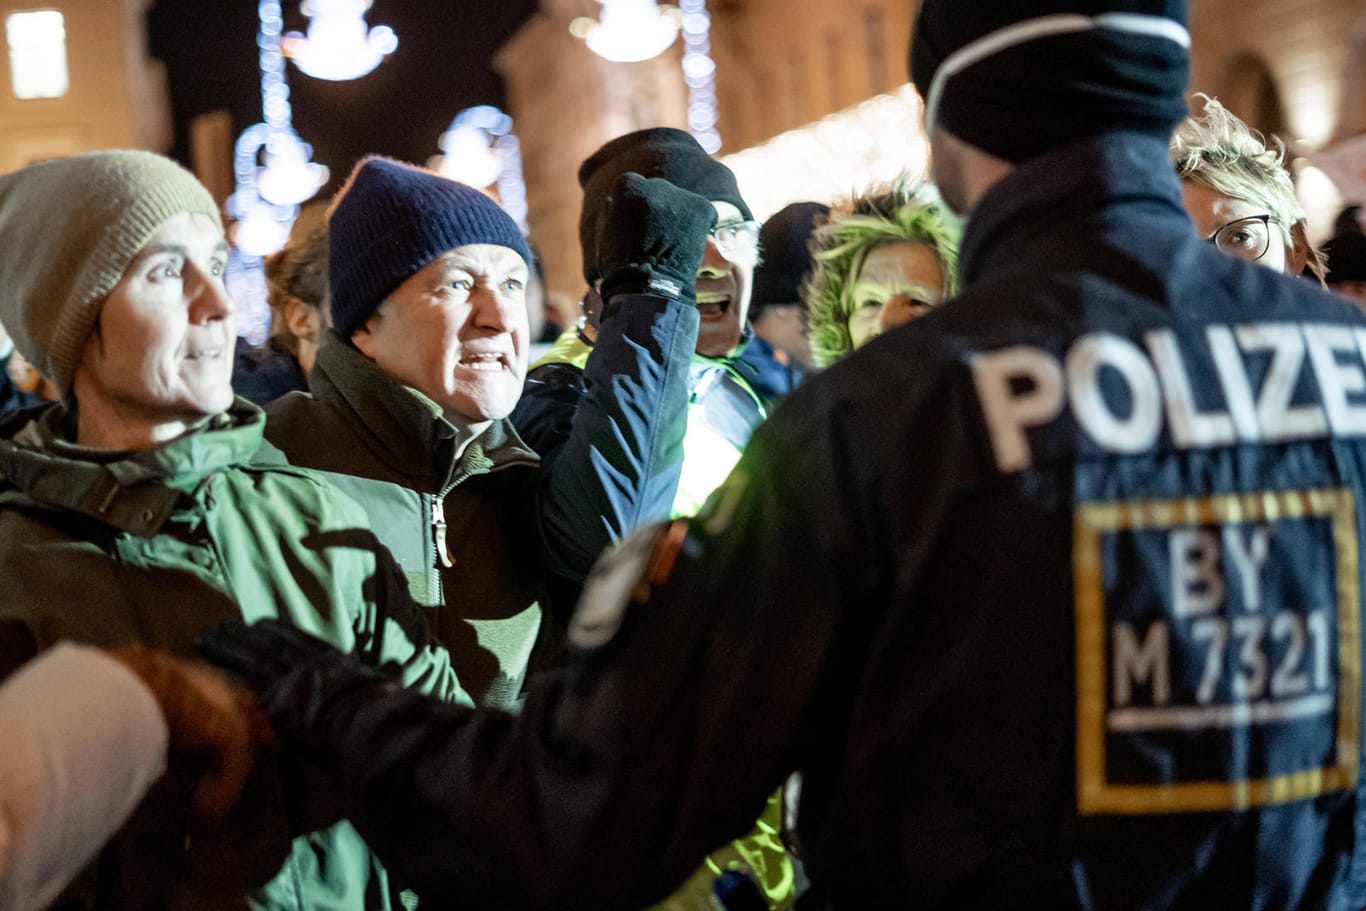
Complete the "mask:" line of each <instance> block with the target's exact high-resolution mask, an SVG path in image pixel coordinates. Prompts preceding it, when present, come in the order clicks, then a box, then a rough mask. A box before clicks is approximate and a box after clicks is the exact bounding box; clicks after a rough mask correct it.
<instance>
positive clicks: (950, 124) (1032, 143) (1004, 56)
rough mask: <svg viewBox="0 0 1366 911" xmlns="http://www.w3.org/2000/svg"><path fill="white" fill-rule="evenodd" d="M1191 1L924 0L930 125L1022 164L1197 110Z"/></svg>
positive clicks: (918, 42) (921, 54) (917, 52)
mask: <svg viewBox="0 0 1366 911" xmlns="http://www.w3.org/2000/svg"><path fill="white" fill-rule="evenodd" d="M1186 13H1187V0H1019V2H1014V3H1002V2H1001V0H925V2H924V3H923V4H922V5H921V7H920V14H919V18H918V19H917V21H916V24H915V31H914V32H913V33H912V35H911V58H910V64H911V79H912V80H913V81H914V82H915V87H916V89H917V90H919V92H920V95H921V97H922V98H924V99H925V127H926V129H927V130H928V131H929V132H930V133H931V134H933V132H934V129H935V127H936V126H939V125H942V126H944V127H945V128H946V129H947V130H948V131H949V132H951V133H953V134H954V135H955V136H957V137H958V138H959V139H962V140H964V141H966V142H968V143H970V144H972V145H974V146H976V147H977V148H979V149H982V150H983V151H985V152H989V153H991V154H992V155H995V156H997V157H998V158H1003V159H1005V160H1006V161H1010V162H1015V163H1019V162H1021V161H1024V160H1025V159H1027V158H1032V157H1033V156H1035V155H1038V154H1039V153H1041V152H1044V151H1046V150H1047V149H1050V148H1054V147H1056V146H1061V145H1066V144H1068V143H1070V142H1073V141H1076V140H1080V139H1084V138H1086V137H1088V136H1093V135H1096V134H1099V133H1103V132H1108V131H1113V130H1132V131H1140V132H1147V133H1150V134H1153V135H1157V136H1160V137H1161V138H1162V139H1166V138H1168V137H1169V136H1170V135H1171V133H1172V130H1173V129H1175V127H1176V125H1177V124H1178V123H1180V122H1181V119H1182V118H1183V117H1185V116H1186V99H1185V90H1186V80H1187V77H1188V75H1189V70H1190V59H1189V57H1190V53H1189V49H1190V35H1189V34H1188V33H1187V32H1186V27H1185V26H1186Z"/></svg>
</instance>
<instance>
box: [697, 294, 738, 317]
mask: <svg viewBox="0 0 1366 911" xmlns="http://www.w3.org/2000/svg"><path fill="white" fill-rule="evenodd" d="M729 310H730V295H729V294H715V293H705V292H704V293H700V294H698V295H697V312H698V313H699V314H700V315H701V317H702V320H703V321H704V322H715V321H717V320H721V319H725V316H726V313H727V312H728V311H729Z"/></svg>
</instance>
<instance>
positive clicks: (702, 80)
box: [678, 0, 721, 155]
mask: <svg viewBox="0 0 1366 911" xmlns="http://www.w3.org/2000/svg"><path fill="white" fill-rule="evenodd" d="M678 9H679V11H680V12H681V13H682V14H683V82H684V83H685V84H686V85H687V86H688V132H689V133H691V134H692V135H693V138H694V139H696V140H697V142H698V144H699V145H701V146H702V148H704V149H706V150H707V152H708V153H709V154H712V155H715V154H716V153H717V152H719V151H720V150H721V133H720V132H719V131H718V130H717V129H716V120H717V110H716V61H714V60H712V58H711V16H710V15H708V14H707V3H706V0H680V2H679V4H678Z"/></svg>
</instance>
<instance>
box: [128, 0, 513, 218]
mask: <svg viewBox="0 0 1366 911" xmlns="http://www.w3.org/2000/svg"><path fill="white" fill-rule="evenodd" d="M536 5H537V4H536V0H375V4H374V6H372V7H371V8H370V10H369V12H368V13H367V14H366V21H367V22H369V23H370V24H371V25H372V26H373V25H388V26H390V27H391V28H392V29H393V30H394V32H395V33H396V34H397V35H398V50H396V51H395V52H394V53H393V54H391V55H390V56H389V57H387V58H386V59H385V60H384V62H383V63H381V64H380V65H379V67H378V68H377V69H376V70H375V71H374V72H372V73H370V74H369V75H368V76H364V77H362V78H361V79H357V80H352V81H350V82H327V81H324V80H320V79H314V78H313V77H311V76H307V75H305V74H304V73H303V72H301V71H300V70H299V69H297V68H296V67H295V66H294V65H293V64H292V63H289V64H287V66H288V70H287V74H286V79H287V80H288V82H289V87H290V101H291V103H292V104H293V107H294V128H295V130H297V131H298V133H299V135H300V136H301V137H302V138H303V140H304V141H305V142H308V143H311V144H312V146H313V160H314V161H317V162H319V163H321V164H325V165H327V166H328V167H329V168H330V169H331V171H332V181H331V183H330V184H329V186H328V187H326V188H324V195H326V194H327V193H330V192H331V191H332V190H335V189H336V187H337V186H338V184H339V183H340V181H341V180H342V179H344V178H345V176H346V174H347V172H348V171H349V170H350V167H351V164H352V163H353V162H354V161H355V160H356V159H357V158H360V157H361V156H362V155H365V154H367V153H370V152H379V153H383V154H386V155H392V156H394V157H396V158H401V159H404V160H407V161H415V162H417V163H419V164H421V163H423V162H425V161H426V159H427V158H428V157H429V156H431V155H435V154H437V153H438V152H439V151H440V150H439V149H438V148H437V145H436V140H437V137H438V136H439V135H440V134H441V132H442V131H443V130H445V129H446V127H447V126H448V125H449V124H450V121H451V118H452V117H454V116H455V114H456V113H457V112H458V111H460V110H461V109H462V108H466V107H469V106H471V105H475V104H495V105H499V106H502V104H503V93H502V85H501V80H499V78H498V76H497V75H496V74H495V73H493V71H492V70H491V69H490V68H489V61H490V59H491V57H492V55H493V52H494V51H495V50H496V49H497V48H498V47H499V46H501V45H502V44H503V42H504V41H506V40H507V39H508V38H509V37H511V35H512V34H513V33H514V32H515V31H516V30H517V28H518V27H519V26H520V25H521V24H522V23H523V22H525V21H526V19H527V18H528V17H529V16H530V15H531V13H532V12H533V11H534V10H535V8H536ZM281 6H282V7H283V8H284V18H285V29H286V31H288V30H298V31H303V30H304V29H305V28H306V26H307V22H308V20H307V18H306V17H305V16H304V15H303V14H302V13H301V12H300V11H299V2H298V0H281ZM147 27H148V33H149V45H150V50H151V53H152V55H153V56H154V57H158V58H160V59H161V60H162V61H164V62H165V64H166V70H167V82H168V83H169V84H170V91H171V111H172V118H173V121H174V125H175V147H174V149H173V150H172V154H173V155H174V156H175V157H176V158H178V159H180V160H181V161H185V162H187V163H188V160H189V145H188V124H189V122H190V120H191V119H192V118H193V117H195V116H196V115H198V114H202V113H205V112H207V111H213V110H217V109H220V108H225V109H227V110H228V111H229V112H231V115H232V120H233V134H234V136H236V135H238V134H240V133H241V132H242V130H244V129H246V128H247V127H248V126H250V125H251V124H253V123H257V122H258V121H260V120H261V119H262V116H261V90H260V75H259V74H260V70H259V68H258V58H257V51H256V29H257V18H256V4H255V3H252V2H249V0H156V3H155V4H154V5H153V7H152V9H151V10H150V12H149V13H148V16H147Z"/></svg>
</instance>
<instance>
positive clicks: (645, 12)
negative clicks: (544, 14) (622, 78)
mask: <svg viewBox="0 0 1366 911" xmlns="http://www.w3.org/2000/svg"><path fill="white" fill-rule="evenodd" d="M598 2H599V3H601V4H602V12H601V14H600V15H599V18H597V19H594V18H592V17H591V16H579V17H578V18H576V19H575V20H574V21H573V22H571V23H570V24H569V31H570V34H572V35H573V36H574V37H575V38H582V39H583V41H584V43H586V44H587V45H588V49H589V50H590V51H592V52H593V53H595V54H597V55H598V56H599V57H601V58H602V59H604V60H610V61H612V62H613V63H640V62H642V61H644V60H650V59H652V58H654V57H658V56H659V55H660V54H662V53H664V51H666V50H667V49H668V48H669V45H671V44H673V43H674V39H675V38H677V37H678V19H677V17H676V16H675V15H674V14H673V11H672V8H671V7H667V6H666V7H662V8H661V7H660V6H659V5H658V4H657V3H656V2H655V0H598Z"/></svg>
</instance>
